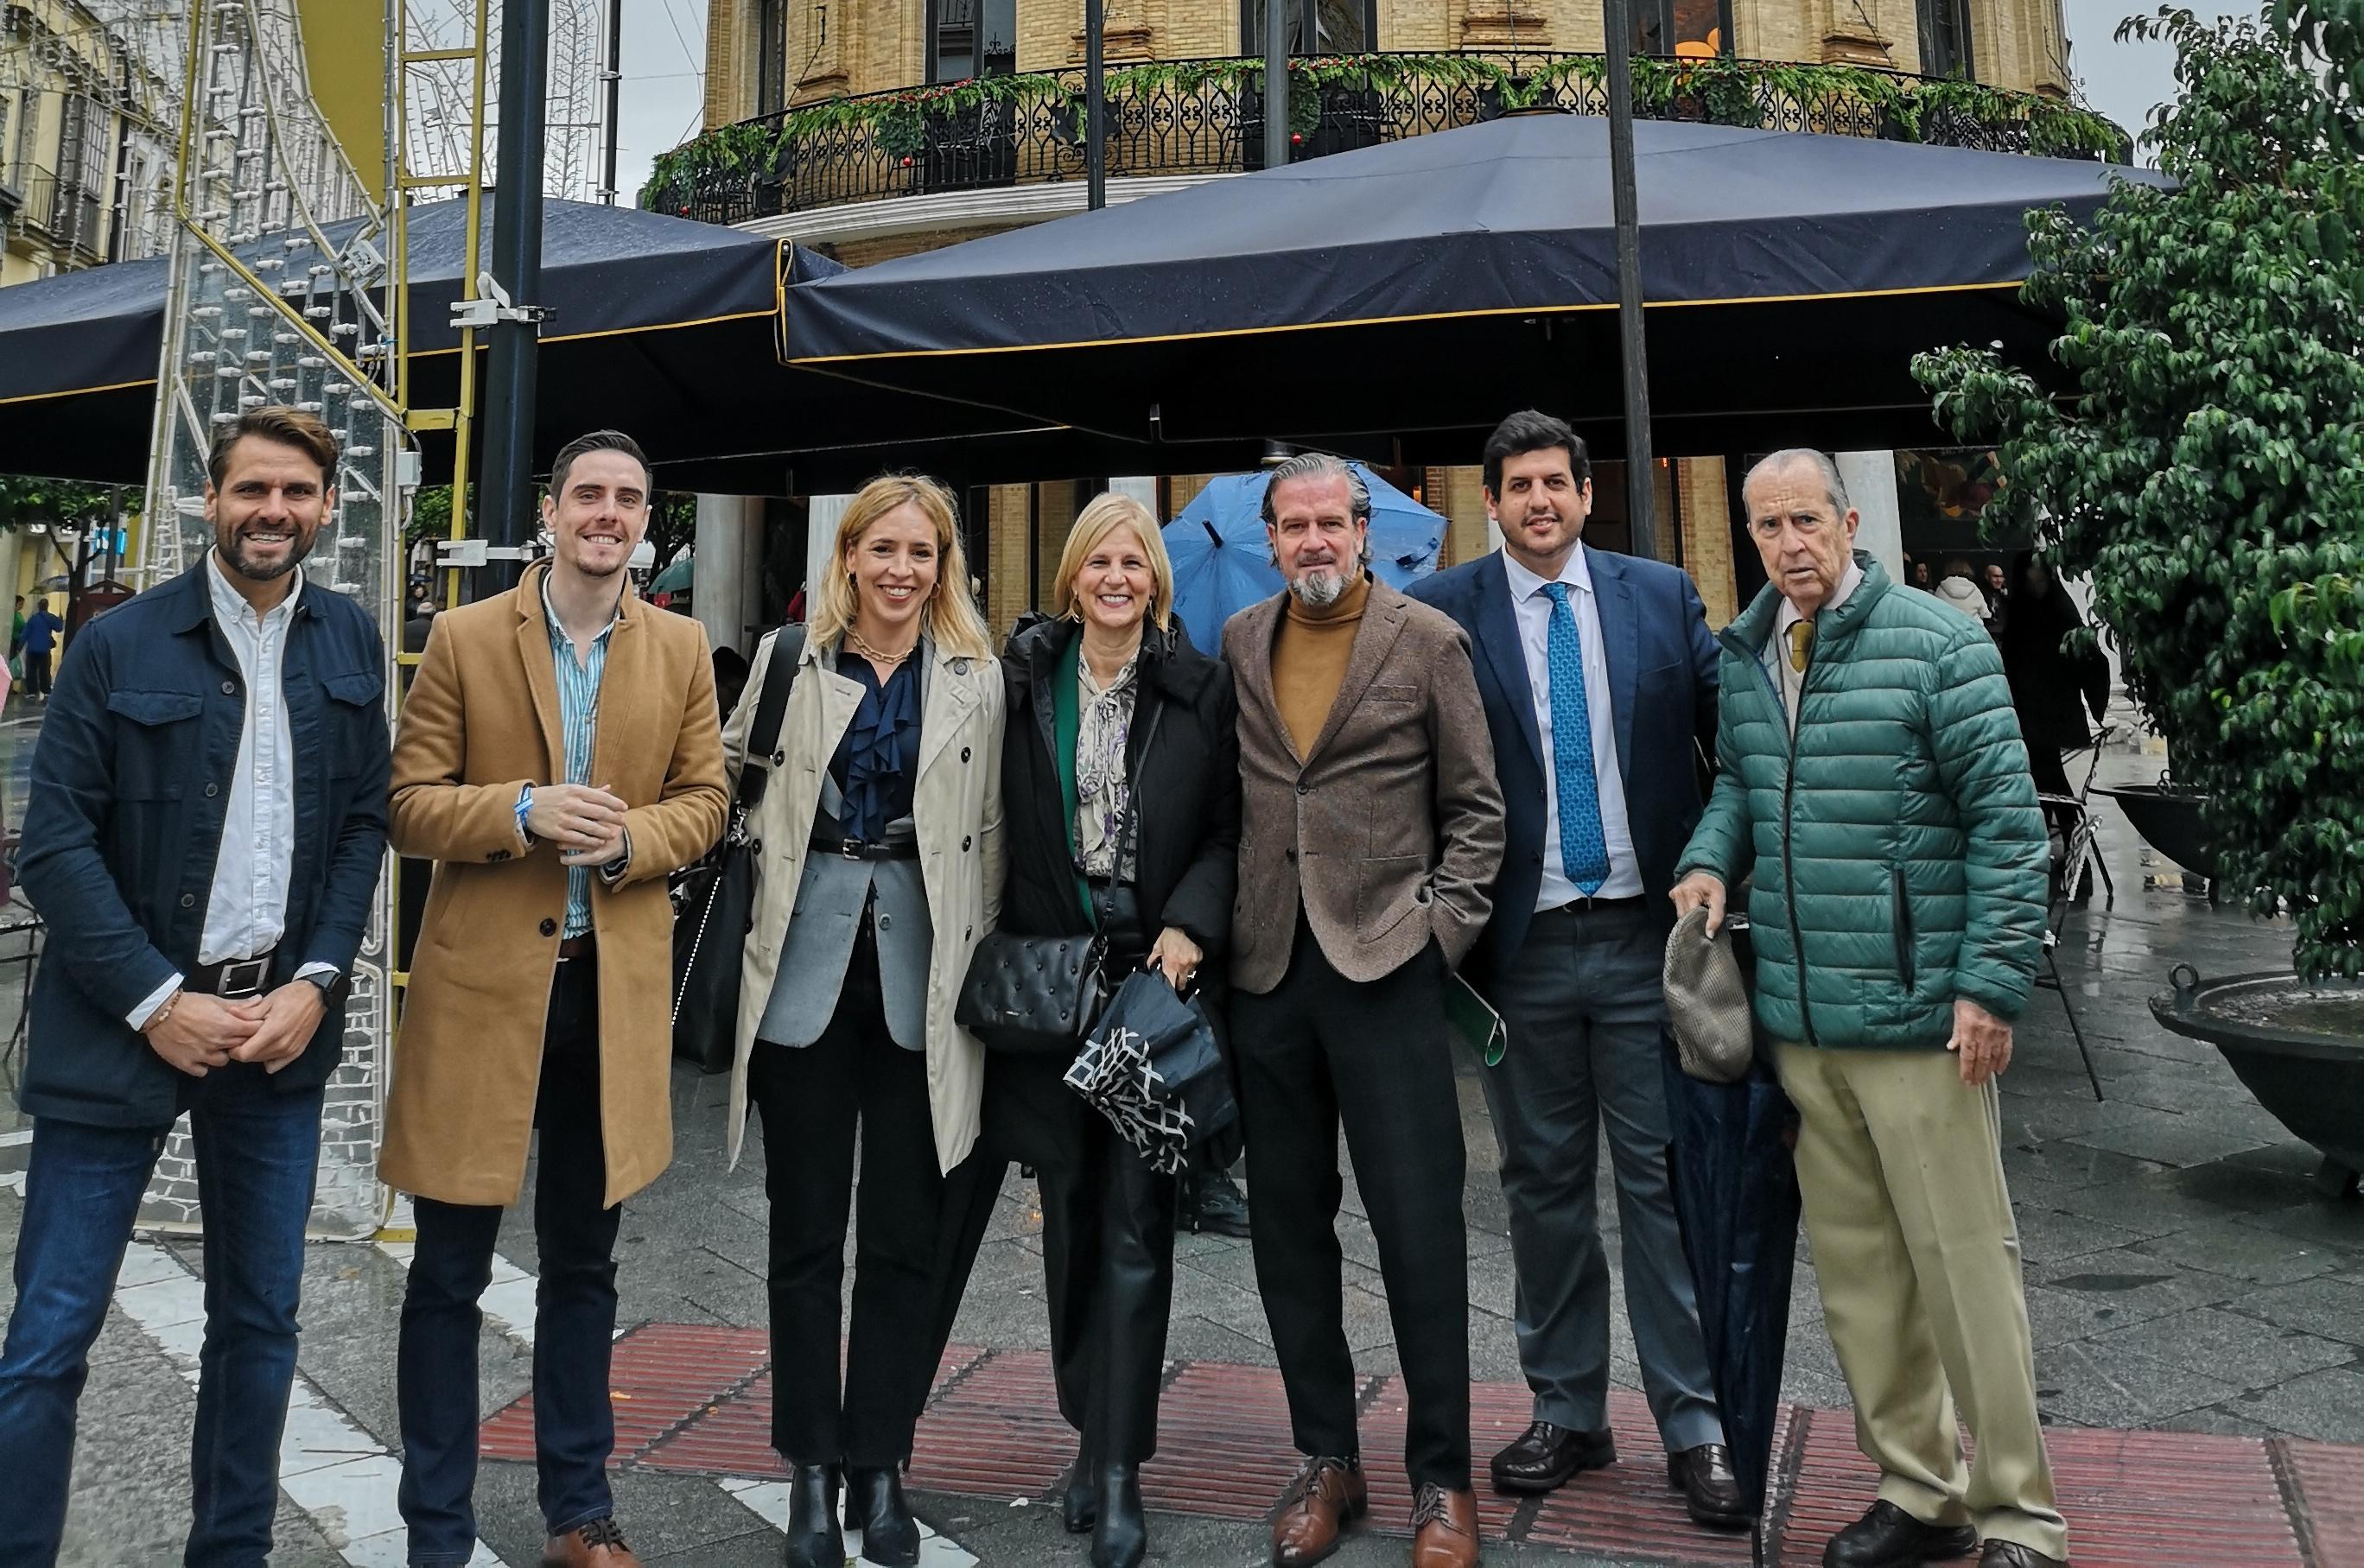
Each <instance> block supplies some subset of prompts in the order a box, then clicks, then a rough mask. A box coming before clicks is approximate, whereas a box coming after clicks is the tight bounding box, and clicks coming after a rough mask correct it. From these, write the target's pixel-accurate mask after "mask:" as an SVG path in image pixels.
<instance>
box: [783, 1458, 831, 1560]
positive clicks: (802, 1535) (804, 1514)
mask: <svg viewBox="0 0 2364 1568" xmlns="http://www.w3.org/2000/svg"><path fill="white" fill-rule="evenodd" d="M839 1480H840V1475H839V1472H838V1468H837V1466H836V1465H834V1464H796V1465H790V1466H789V1467H788V1540H787V1549H786V1553H785V1554H784V1557H783V1561H785V1562H786V1563H787V1568H845V1537H844V1536H842V1535H841V1534H839V1533H838V1529H837V1488H838V1483H839Z"/></svg>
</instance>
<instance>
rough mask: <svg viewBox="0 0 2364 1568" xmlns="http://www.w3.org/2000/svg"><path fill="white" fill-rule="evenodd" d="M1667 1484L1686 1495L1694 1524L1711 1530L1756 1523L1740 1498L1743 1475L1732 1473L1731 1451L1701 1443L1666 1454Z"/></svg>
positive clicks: (1684, 1497) (1711, 1444)
mask: <svg viewBox="0 0 2364 1568" xmlns="http://www.w3.org/2000/svg"><path fill="white" fill-rule="evenodd" d="M1667 1485H1669V1486H1672V1487H1673V1488H1674V1489H1675V1490H1676V1491H1678V1492H1680V1493H1681V1494H1682V1495H1683V1507H1684V1509H1685V1510H1686V1511H1687V1512H1689V1515H1690V1517H1691V1523H1693V1524H1696V1525H1705V1526H1706V1527H1707V1528H1708V1529H1747V1528H1748V1527H1749V1526H1750V1525H1752V1524H1754V1523H1756V1515H1754V1514H1752V1513H1750V1512H1749V1511H1748V1505H1747V1504H1745V1503H1744V1502H1742V1501H1741V1499H1740V1477H1738V1476H1737V1475H1734V1473H1732V1451H1731V1450H1730V1449H1728V1448H1726V1447H1724V1446H1723V1444H1722V1443H1701V1444H1700V1445H1699V1447H1697V1448H1687V1449H1684V1450H1683V1451H1681V1452H1679V1453H1670V1454H1668V1455H1667Z"/></svg>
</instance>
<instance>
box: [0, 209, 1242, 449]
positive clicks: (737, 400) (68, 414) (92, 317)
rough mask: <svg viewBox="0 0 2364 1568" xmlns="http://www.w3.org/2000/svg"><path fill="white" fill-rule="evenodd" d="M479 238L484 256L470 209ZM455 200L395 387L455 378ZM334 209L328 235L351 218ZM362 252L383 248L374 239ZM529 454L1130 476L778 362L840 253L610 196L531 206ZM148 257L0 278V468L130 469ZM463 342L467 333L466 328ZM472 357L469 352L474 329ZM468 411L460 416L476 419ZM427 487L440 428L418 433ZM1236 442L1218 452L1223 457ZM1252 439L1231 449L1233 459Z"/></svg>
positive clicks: (1047, 433)
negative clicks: (622, 434)
mask: <svg viewBox="0 0 2364 1568" xmlns="http://www.w3.org/2000/svg"><path fill="white" fill-rule="evenodd" d="M490 217H491V213H490V208H489V204H488V206H487V208H486V212H485V219H486V221H485V234H484V236H483V243H484V245H485V254H486V255H487V256H489V248H490V243H491V223H490ZM463 218H464V210H463V204H462V203H460V202H458V201H449V202H439V203H435V204H433V205H430V206H421V207H419V208H418V209H417V210H415V211H414V212H413V213H412V215H411V218H410V232H409V243H410V278H411V290H410V297H411V302H412V309H413V312H414V314H413V318H412V322H413V325H412V337H411V347H412V354H413V360H412V370H411V375H412V401H413V403H414V404H415V405H416V406H419V407H427V408H431V407H437V406H450V405H451V404H452V402H453V401H454V400H455V399H456V398H457V396H458V376H459V359H460V356H459V338H458V334H457V333H456V332H454V331H453V330H452V328H451V327H450V324H449V318H450V315H451V306H452V301H454V300H456V299H457V298H458V297H459V291H460V277H461V250H462V242H463V234H464V229H463ZM350 232H351V225H350V224H344V225H339V226H336V227H334V228H331V229H330V230H329V237H330V238H331V239H332V240H333V239H341V237H342V236H343V235H345V234H348V233H350ZM381 248H383V247H381ZM542 254H543V260H542V287H541V297H540V299H538V300H536V301H534V302H533V303H536V304H541V305H543V306H548V307H549V309H550V312H551V315H550V318H549V319H548V320H547V321H546V322H545V323H544V325H543V328H542V336H541V370H540V375H539V378H538V380H539V394H538V396H537V400H536V408H535V420H534V450H535V454H536V461H537V466H546V465H547V463H548V462H549V459H550V458H551V457H552V455H553V454H554V453H555V452H556V450H557V449H558V448H559V447H560V446H562V445H563V444H564V443H565V442H566V441H567V440H569V439H572V438H573V437H574V436H576V435H579V434H581V433H582V432H583V431H585V430H587V429H593V428H599V427H603V426H611V427H615V428H621V429H624V430H627V431H629V432H630V434H632V435H633V436H634V437H635V438H637V439H639V440H640V441H641V445H642V446H643V447H644V448H645V449H646V450H648V452H649V453H650V456H651V457H652V459H653V460H654V461H655V462H656V464H657V468H658V480H659V483H661V484H666V485H668V486H670V487H674V488H681V489H690V488H708V489H714V490H719V491H727V492H730V491H735V492H739V493H743V494H754V495H786V494H790V493H792V492H797V491H801V492H805V493H810V492H815V491H826V490H831V489H840V488H851V487H852V486H853V485H855V484H859V483H861V481H862V480H863V479H864V478H867V477H868V476H869V475H870V474H872V473H876V472H878V471H879V470H880V469H882V468H887V467H901V466H913V467H922V468H932V469H937V470H941V471H944V472H948V473H953V475H955V476H956V477H957V478H959V479H962V480H965V481H967V482H970V483H983V482H986V481H988V480H996V479H1022V478H1030V477H1033V476H1034V475H1036V474H1038V473H1096V472H1097V473H1133V472H1143V470H1141V469H1140V468H1139V467H1138V466H1133V467H1127V466H1124V465H1125V463H1126V462H1127V461H1128V460H1129V459H1130V460H1131V461H1132V462H1135V463H1136V465H1137V463H1138V461H1139V460H1138V458H1137V457H1133V456H1132V454H1131V453H1130V452H1129V451H1128V450H1127V449H1128V448H1129V446H1130V443H1126V442H1121V441H1118V442H1110V441H1108V440H1106V439H1102V438H1098V437H1095V436H1090V435H1087V434H1083V433H1079V432H1076V431H1073V430H1070V429H1065V428H1060V427H1058V426H1057V425H1056V424H1055V422H1046V421H1041V420H1034V419H1031V418H1026V417H1017V416H1011V415H1009V414H1007V413H1005V412H1003V411H1001V410H998V409H987V408H975V407H962V406H953V405H950V404H942V403H937V402H934V401H932V400H928V399H921V398H915V397H909V396H906V395H898V394H893V393H888V392H883V391H879V390H875V389H873V388H869V387H864V386H861V385H855V384H849V383H847V382H845V381H843V380H842V379H840V378H837V377H834V376H831V375H828V374H824V373H818V372H814V371H809V370H804V369H797V368H792V367H787V366H784V365H783V364H782V363H781V362H780V359H779V355H778V352H777V332H778V312H779V300H780V295H781V293H782V291H783V290H784V289H785V288H786V287H787V286H788V285H789V284H792V283H796V282H799V281H808V280H814V279H818V278H820V277H823V276H826V275H829V274H831V273H835V272H842V271H843V269H842V267H840V266H839V265H838V264H837V263H836V262H834V261H829V260H827V259H825V258H822V257H820V256H818V255H816V254H814V253H812V252H810V251H808V250H802V249H800V248H792V247H789V246H787V245H786V244H785V243H783V242H782V241H779V240H775V239H768V238H765V237H763V236H760V235H753V234H747V233H743V232H742V231H740V230H738V229H733V228H719V227H717V226H714V225H710V224H703V223H694V222H690V221H687V220H686V219H683V218H677V217H666V216H664V215H663V214H659V213H647V212H640V211H636V210H634V209H631V208H629V207H610V206H593V205H589V204H586V203H580V202H563V201H552V202H548V203H545V204H544V207H543V228H542ZM167 272H168V265H167V263H166V262H165V261H162V260H161V259H160V260H154V261H127V262H119V263H117V264H115V265H112V266H105V267H93V268H90V269H88V270H87V271H84V272H72V273H68V274H65V275H62V276H60V277H56V278H50V279H46V280H44V281H42V282H39V283H32V284H21V285H19V286H17V287H15V288H8V289H0V473H39V474H46V475H51V476H56V477H61V478H77V479H94V480H106V481H113V482H117V483H125V484H138V483H139V482H140V481H141V480H142V479H143V478H144V477H145V474H146V472H147V466H148V450H149V444H150V428H151V421H152V419H153V417H154V407H155V396H156V373H157V365H158V359H159V352H160V349H161V344H162V332H163V318H164V295H165V289H166V286H167ZM479 340H480V343H481V341H482V335H480V339H479ZM478 351H479V353H482V352H484V351H485V350H484V349H483V348H481V347H480V349H479V350H478ZM479 428H481V426H480V427H479ZM422 445H423V447H424V449H425V453H426V459H427V470H428V477H429V482H430V483H434V482H437V481H438V480H440V479H441V478H443V477H445V476H448V474H449V472H450V468H451V457H452V442H451V438H450V437H449V436H448V435H437V434H432V433H430V434H429V435H428V436H426V437H425V438H423V439H422ZM1227 455H1232V456H1237V455H1238V454H1237V453H1232V454H1227ZM1253 460H1254V453H1253V452H1252V451H1251V452H1249V453H1248V454H1247V456H1246V459H1245V460H1244V461H1249V462H1253Z"/></svg>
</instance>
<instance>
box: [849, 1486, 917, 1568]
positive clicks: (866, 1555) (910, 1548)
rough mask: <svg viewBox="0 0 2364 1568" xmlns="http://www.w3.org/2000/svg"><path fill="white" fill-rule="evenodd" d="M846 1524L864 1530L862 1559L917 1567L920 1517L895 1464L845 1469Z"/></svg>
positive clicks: (895, 1567)
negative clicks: (914, 1515) (908, 1499)
mask: <svg viewBox="0 0 2364 1568" xmlns="http://www.w3.org/2000/svg"><path fill="white" fill-rule="evenodd" d="M845 1528H846V1529H858V1530H860V1531H861V1532H862V1560H863V1561H864V1562H875V1563H878V1564H880V1568H916V1565H917V1564H918V1562H919V1561H920V1521H919V1520H917V1519H915V1518H912V1517H911V1506H910V1505H909V1503H906V1502H905V1501H904V1500H903V1475H902V1472H901V1471H900V1470H898V1468H897V1467H895V1466H894V1465H891V1464H890V1465H887V1467H886V1468H884V1469H881V1470H871V1469H867V1468H864V1467H862V1466H857V1465H848V1466H846V1470H845Z"/></svg>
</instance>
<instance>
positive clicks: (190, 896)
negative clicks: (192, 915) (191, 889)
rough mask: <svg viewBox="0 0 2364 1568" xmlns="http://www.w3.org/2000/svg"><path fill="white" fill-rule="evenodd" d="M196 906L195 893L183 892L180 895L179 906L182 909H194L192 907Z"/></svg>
mask: <svg viewBox="0 0 2364 1568" xmlns="http://www.w3.org/2000/svg"><path fill="white" fill-rule="evenodd" d="M196 906H197V895H195V894H194V893H184V894H182V895H181V907H182V908H184V909H194V908H195V907H196Z"/></svg>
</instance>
